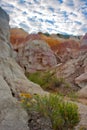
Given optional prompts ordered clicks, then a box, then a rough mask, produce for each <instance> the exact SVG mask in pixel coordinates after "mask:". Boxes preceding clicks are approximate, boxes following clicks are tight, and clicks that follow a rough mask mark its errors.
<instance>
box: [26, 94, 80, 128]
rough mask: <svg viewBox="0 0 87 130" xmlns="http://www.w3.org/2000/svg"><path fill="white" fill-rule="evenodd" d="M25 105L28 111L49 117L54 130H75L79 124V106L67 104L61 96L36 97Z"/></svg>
mask: <svg viewBox="0 0 87 130" xmlns="http://www.w3.org/2000/svg"><path fill="white" fill-rule="evenodd" d="M26 101H29V102H26ZM23 104H24V105H25V106H27V109H26V110H27V111H36V112H38V113H39V114H41V115H42V116H44V117H49V118H50V120H51V123H52V127H53V129H54V130H68V129H70V130H73V128H74V127H75V126H76V125H77V123H78V122H79V114H78V107H77V105H76V104H74V103H71V102H65V101H64V100H63V98H62V97H60V96H59V95H53V94H51V95H49V96H43V97H41V96H35V97H34V99H31V100H30V99H29V100H27V99H25V101H23ZM27 104H29V105H27ZM25 108H26V107H25Z"/></svg>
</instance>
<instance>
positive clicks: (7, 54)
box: [0, 8, 45, 130]
mask: <svg viewBox="0 0 87 130" xmlns="http://www.w3.org/2000/svg"><path fill="white" fill-rule="evenodd" d="M12 53H13V51H12V48H11V45H10V43H9V16H8V15H7V13H6V12H5V11H4V10H3V9H2V8H0V130H29V127H28V124H27V123H28V122H27V121H28V117H27V114H26V112H25V111H24V110H23V109H22V108H21V107H20V105H19V103H18V101H17V100H16V98H18V97H19V94H20V93H22V92H25V93H26V92H30V93H40V94H44V93H45V92H44V91H43V90H42V89H41V88H40V86H39V85H36V84H34V83H32V82H30V81H28V79H26V77H25V75H24V73H23V70H22V69H21V68H20V66H19V65H18V64H17V63H16V62H15V60H14V59H13V57H12ZM15 97H16V98H15Z"/></svg>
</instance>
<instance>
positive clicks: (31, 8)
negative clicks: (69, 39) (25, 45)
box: [0, 0, 87, 35]
mask: <svg viewBox="0 0 87 130" xmlns="http://www.w3.org/2000/svg"><path fill="white" fill-rule="evenodd" d="M0 6H1V7H2V8H3V9H4V10H5V11H6V12H7V13H8V14H9V16H10V26H11V27H18V28H23V29H24V30H25V31H27V32H29V33H37V32H44V33H46V32H47V33H62V34H72V35H84V34H85V33H86V32H87V0H0Z"/></svg>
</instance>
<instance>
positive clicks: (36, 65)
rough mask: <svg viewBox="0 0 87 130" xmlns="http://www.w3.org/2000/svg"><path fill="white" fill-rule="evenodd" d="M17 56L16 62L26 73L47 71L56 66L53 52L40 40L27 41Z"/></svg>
mask: <svg viewBox="0 0 87 130" xmlns="http://www.w3.org/2000/svg"><path fill="white" fill-rule="evenodd" d="M17 54H18V55H17V61H18V63H19V64H20V66H21V67H22V68H24V70H25V71H26V72H31V73H32V72H35V71H41V70H47V69H48V68H50V67H52V66H55V65H56V64H57V60H56V57H55V55H54V52H53V51H52V50H51V49H50V47H49V45H47V43H46V42H44V41H42V40H32V41H31V40H29V41H27V42H26V43H25V44H23V46H21V47H20V48H19V49H18V53H17Z"/></svg>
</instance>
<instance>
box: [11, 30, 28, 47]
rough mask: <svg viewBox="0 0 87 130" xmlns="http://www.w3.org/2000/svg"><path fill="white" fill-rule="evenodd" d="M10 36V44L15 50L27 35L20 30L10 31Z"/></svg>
mask: <svg viewBox="0 0 87 130" xmlns="http://www.w3.org/2000/svg"><path fill="white" fill-rule="evenodd" d="M10 34H11V35H10V42H11V43H12V45H13V48H14V49H16V48H17V46H18V45H19V44H21V43H22V42H23V41H24V40H25V38H26V37H27V36H28V33H27V32H25V31H24V30H23V29H21V28H12V29H10Z"/></svg>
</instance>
